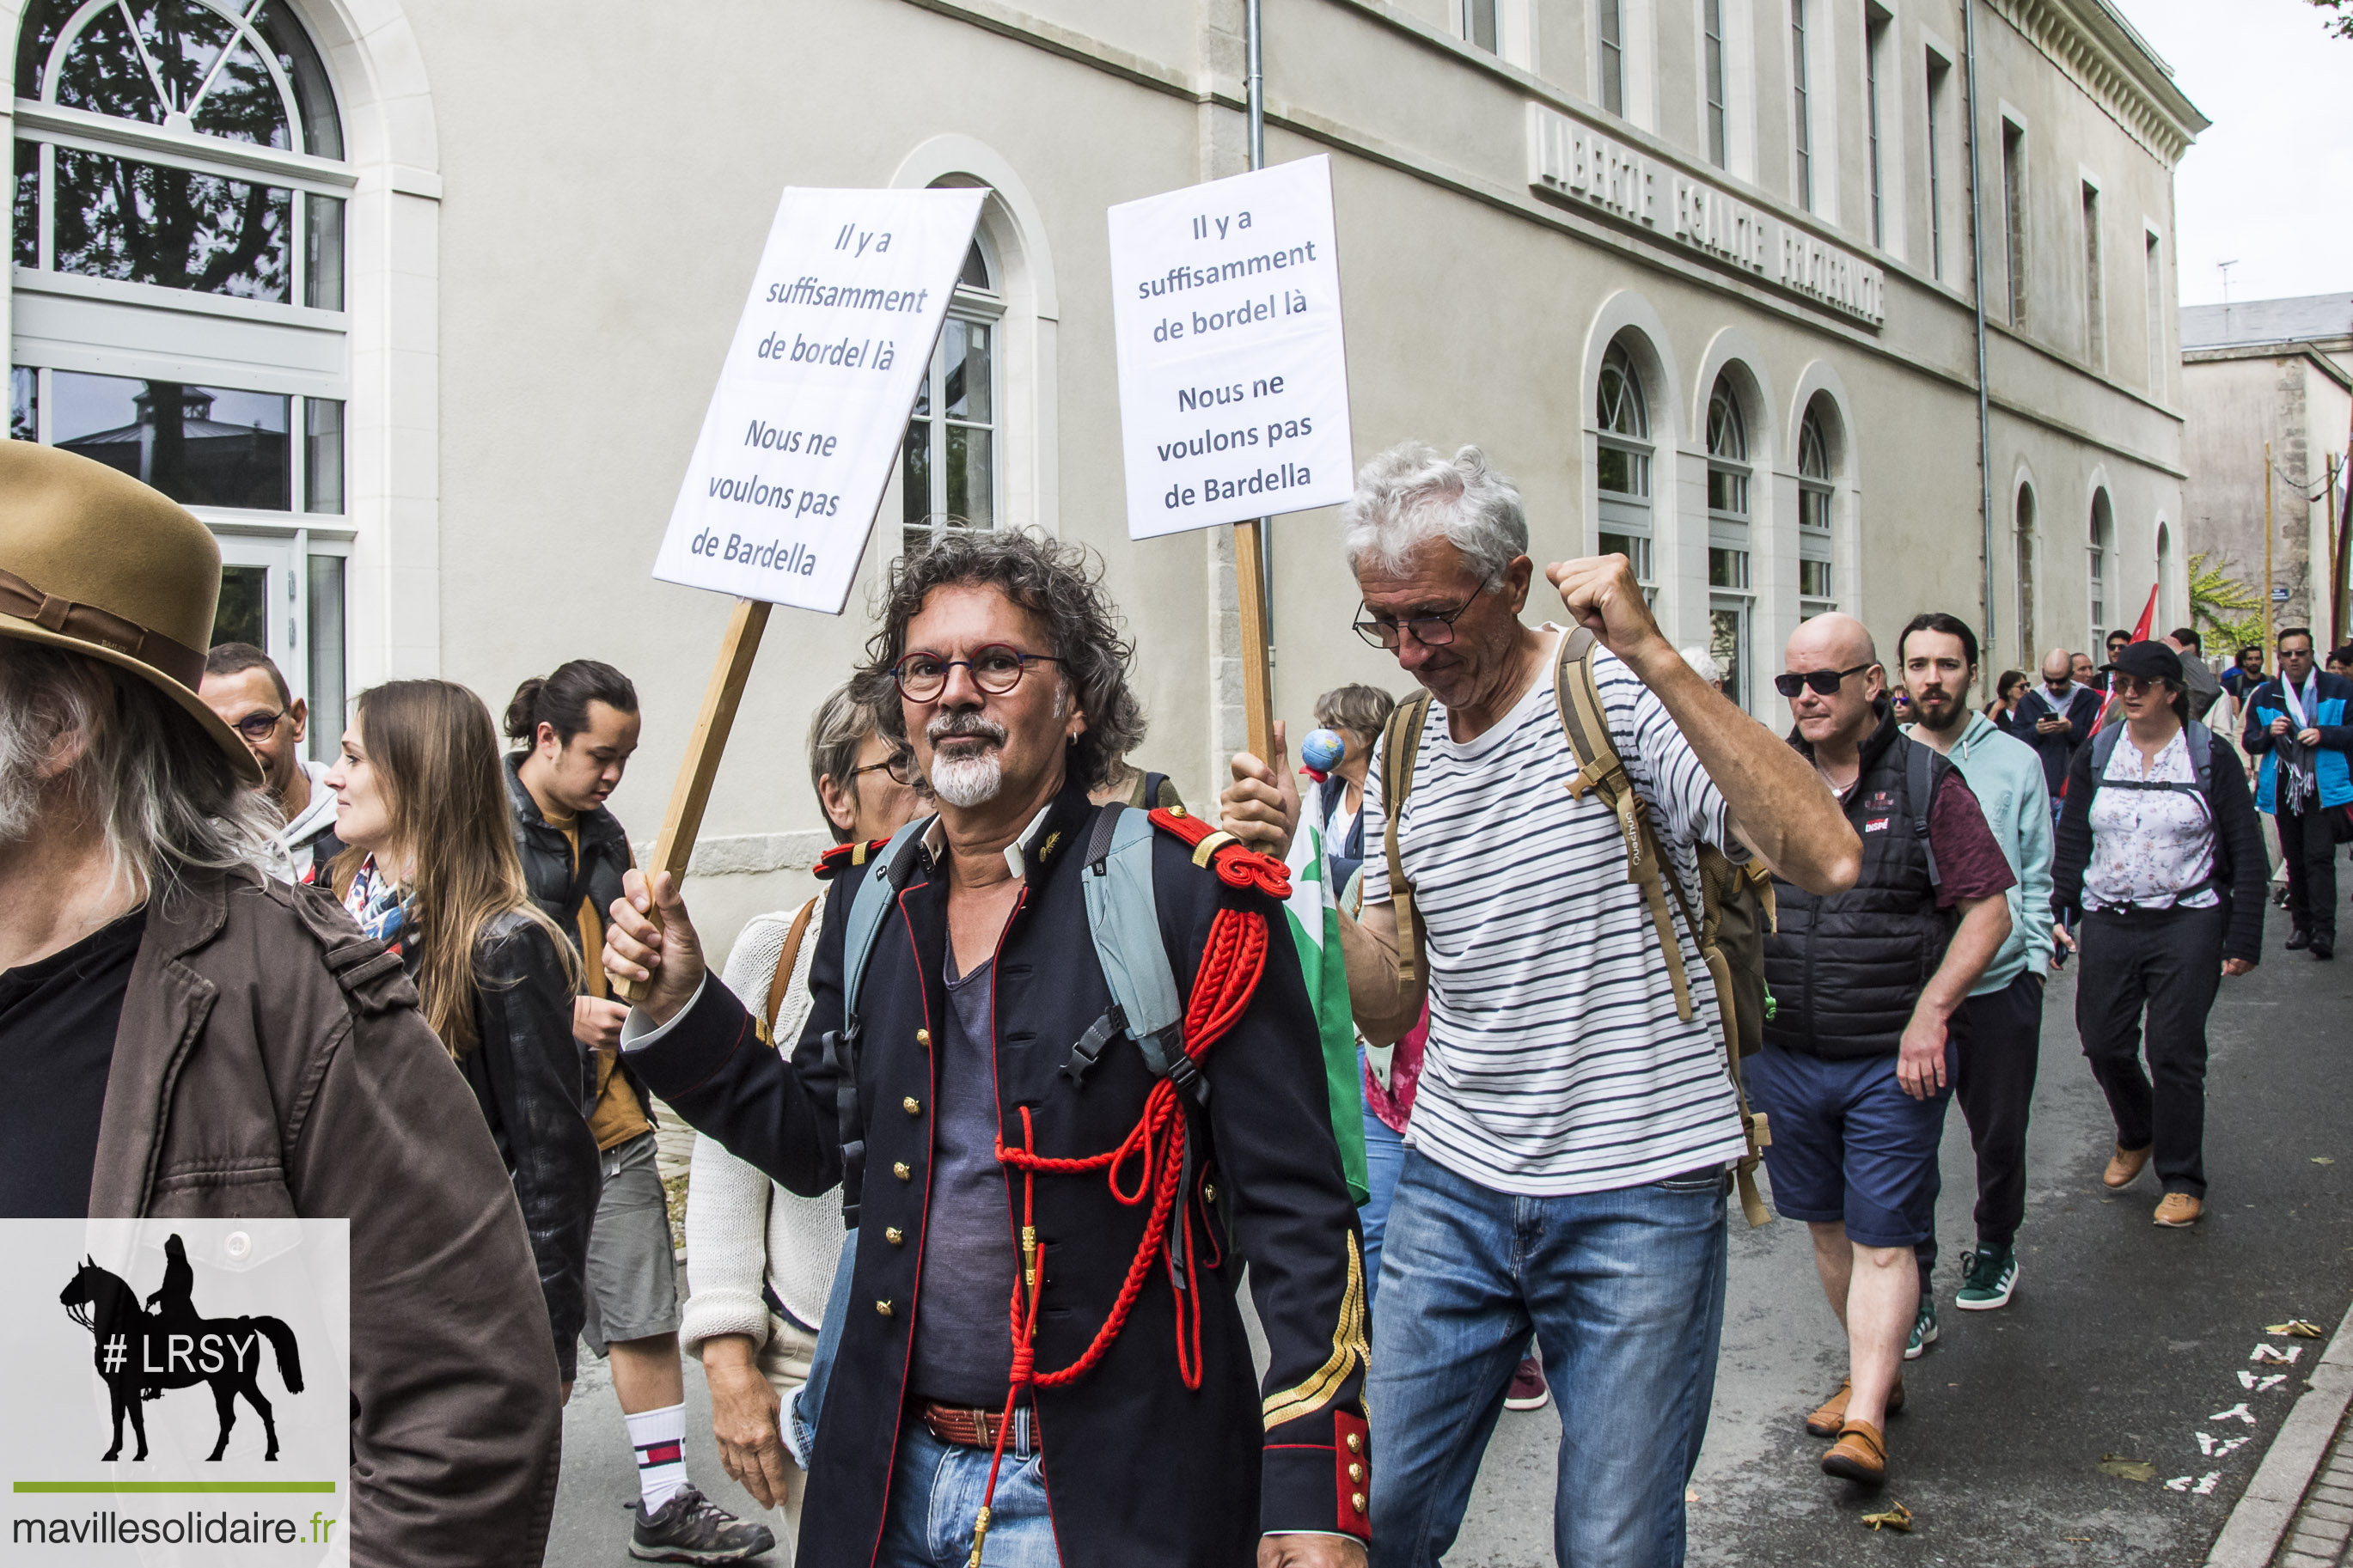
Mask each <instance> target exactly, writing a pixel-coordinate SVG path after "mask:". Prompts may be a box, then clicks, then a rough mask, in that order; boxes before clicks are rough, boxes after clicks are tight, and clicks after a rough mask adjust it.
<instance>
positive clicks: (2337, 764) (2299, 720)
mask: <svg viewBox="0 0 2353 1568" xmlns="http://www.w3.org/2000/svg"><path fill="white" fill-rule="evenodd" d="M2279 667H2280V672H2279V673H2278V674H2277V675H2275V676H2274V677H2272V679H2269V680H2266V681H2264V682H2263V683H2262V684H2261V685H2260V686H2257V687H2255V688H2254V689H2253V690H2252V691H2251V692H2250V693H2249V694H2248V697H2247V727H2246V732H2245V734H2244V735H2243V736H2242V737H2241V741H2242V744H2243V745H2244V746H2245V747H2246V752H2247V755H2249V756H2250V757H2261V758H2262V759H2263V762H2262V763H2261V764H2260V766H2261V768H2262V772H2261V773H2260V774H2258V775H2257V779H2256V784H2255V809H2256V810H2258V811H2264V812H2269V813H2270V814H2271V816H2272V821H2273V822H2274V823H2275V824H2276V825H2277V826H2278V827H2279V842H2280V858H2282V859H2283V860H2284V861H2285V862H2286V863H2287V912H2288V921H2289V925H2290V930H2289V931H2288V939H2287V946H2288V951H2289V952H2298V951H2309V952H2311V954H2312V956H2313V957H2315V958H2319V959H2327V958H2334V957H2335V956H2336V955H2337V829H2338V828H2339V827H2341V826H2344V823H2345V807H2346V805H2348V804H2353V762H2348V754H2353V724H2348V721H2347V710H2348V708H2353V680H2348V679H2345V677H2343V676H2341V675H2330V674H2328V673H2327V672H2326V671H2323V670H2316V669H2315V668H2313V657H2312V633H2311V631H2310V630H2309V629H2308V628H2306V627H2304V626H2288V627H2285V628H2284V629H2283V630H2282V631H2281V632H2280V634H2279Z"/></svg>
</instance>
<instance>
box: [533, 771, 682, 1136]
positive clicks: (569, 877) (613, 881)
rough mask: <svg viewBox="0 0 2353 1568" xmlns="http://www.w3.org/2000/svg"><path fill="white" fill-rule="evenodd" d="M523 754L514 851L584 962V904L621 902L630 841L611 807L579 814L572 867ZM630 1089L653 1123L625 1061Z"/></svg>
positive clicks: (592, 1089) (621, 1064) (592, 1096)
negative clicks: (576, 861)
mask: <svg viewBox="0 0 2353 1568" xmlns="http://www.w3.org/2000/svg"><path fill="white" fill-rule="evenodd" d="M523 755H524V753H522V752H509V753H507V805H508V807H509V808H510V815H511V816H512V817H513V819H514V830H515V848H516V849H517V850H518V851H519V852H520V853H521V854H522V879H523V884H524V887H525V888H526V889H528V890H529V892H530V893H531V901H532V902H533V903H534V904H537V905H538V906H539V907H540V908H541V909H542V910H544V911H546V914H547V918H548V919H549V920H552V921H554V922H555V925H556V929H557V930H559V931H563V932H564V933H565V935H566V936H568V937H570V938H571V939H572V950H573V951H574V952H578V953H581V954H582V956H583V957H584V958H585V957H586V950H585V947H584V945H583V943H582V942H581V933H580V903H581V900H583V899H586V900H589V901H590V902H591V903H592V904H593V905H594V907H595V908H596V910H598V912H599V913H602V912H603V911H604V910H609V909H611V908H612V907H613V903H614V900H617V899H618V898H619V897H620V896H621V873H622V872H624V871H627V870H628V868H629V867H630V865H631V863H632V862H631V860H630V858H629V836H628V834H627V833H625V832H623V831H622V830H621V821H620V818H618V817H617V816H614V815H613V813H612V811H611V809H610V808H609V807H607V806H602V805H600V806H598V807H597V808H596V810H594V811H584V812H582V813H581V814H580V819H579V833H580V865H579V867H578V868H577V869H576V870H575V868H574V866H573V864H572V844H571V841H570V840H568V839H566V838H565V837H564V834H563V832H562V831H561V830H560V829H558V828H556V827H555V826H552V825H551V824H550V823H549V822H548V820H547V818H546V816H544V815H543V814H542V813H541V811H540V809H539V803H538V802H537V801H535V800H533V798H532V795H531V791H530V790H528V789H526V788H524V787H523V782H522V775H521V774H520V773H518V772H517V771H516V770H517V768H518V767H519V765H520V764H521V763H522V759H523ZM615 1070H617V1072H619V1073H620V1075H621V1077H622V1079H624V1080H626V1081H627V1082H628V1086H629V1087H630V1088H631V1089H635V1090H636V1091H637V1095H638V1108H639V1109H640V1110H643V1111H644V1112H645V1113H646V1120H647V1121H653V1120H655V1118H654V1103H653V1096H652V1095H651V1094H649V1093H648V1092H647V1091H646V1086H645V1084H644V1082H643V1081H641V1080H640V1079H638V1074H637V1069H636V1068H632V1067H631V1066H629V1062H628V1058H627V1057H623V1058H621V1059H620V1060H619V1061H618V1062H617V1063H616V1064H615ZM586 1093H587V1099H586V1100H584V1101H582V1104H581V1109H582V1110H584V1111H585V1112H587V1113H588V1114H591V1115H593V1114H595V1112H596V1063H595V1062H594V1060H591V1061H590V1063H589V1064H588V1080H587V1090H586Z"/></svg>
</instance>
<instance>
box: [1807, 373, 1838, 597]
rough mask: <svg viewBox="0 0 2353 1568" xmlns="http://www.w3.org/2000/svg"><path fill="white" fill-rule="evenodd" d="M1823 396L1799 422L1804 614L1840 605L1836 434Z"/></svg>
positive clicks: (1809, 406)
mask: <svg viewBox="0 0 2353 1568" xmlns="http://www.w3.org/2000/svg"><path fill="white" fill-rule="evenodd" d="M1830 417H1835V416H1828V417H1826V416H1825V411H1824V408H1823V405H1822V400H1821V399H1820V398H1819V397H1817V398H1815V399H1814V401H1813V402H1812V403H1811V404H1810V405H1807V408H1806V416H1805V418H1804V419H1802V420H1800V421H1799V424H1798V618H1799V619H1800V620H1804V619H1805V618H1807V617H1808V616H1819V615H1820V614H1822V613H1823V612H1824V611H1826V610H1835V609H1837V608H1838V594H1837V589H1836V588H1835V587H1833V586H1832V580H1831V567H1832V564H1833V563H1834V561H1835V559H1836V556H1835V554H1834V553H1833V550H1832V541H1831V498H1832V496H1833V494H1834V493H1835V492H1834V491H1833V490H1832V489H1831V438H1830V434H1829V429H1828V425H1829V418H1830Z"/></svg>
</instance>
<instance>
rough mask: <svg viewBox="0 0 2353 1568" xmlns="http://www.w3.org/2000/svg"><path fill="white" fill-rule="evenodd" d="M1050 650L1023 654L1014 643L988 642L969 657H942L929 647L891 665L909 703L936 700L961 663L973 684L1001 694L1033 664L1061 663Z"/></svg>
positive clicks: (901, 694)
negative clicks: (949, 675)
mask: <svg viewBox="0 0 2353 1568" xmlns="http://www.w3.org/2000/svg"><path fill="white" fill-rule="evenodd" d="M1061 662H1062V661H1061V660H1060V659H1059V658H1055V657H1054V656H1053V655H1052V654H1050V653H1023V652H1022V651H1021V650H1020V649H1019V648H1018V647H1014V646H1013V645H1012V644H1011V643H1001V642H998V643H988V644H986V645H984V646H982V647H976V648H975V649H973V650H972V657H971V658H941V657H940V656H939V655H938V654H935V653H933V652H932V651H930V650H929V649H928V648H923V649H918V650H917V651H915V652H913V653H911V654H908V655H906V656H905V657H904V658H901V659H900V660H899V662H898V663H896V664H894V665H892V667H891V679H892V680H893V681H895V682H896V683H897V684H898V687H899V695H900V696H902V697H903V698H905V699H906V700H908V701H910V702H931V701H935V700H937V699H938V697H939V695H940V693H941V692H943V691H945V690H946V689H947V686H948V671H950V670H952V669H954V668H956V667H957V666H958V665H962V666H963V667H964V668H965V670H966V671H968V672H969V673H970V674H971V676H972V683H973V684H974V685H975V686H977V687H979V688H980V689H982V690H983V691H986V692H987V693H988V694H989V695H990V696H992V697H1002V696H1004V695H1005V694H1006V693H1007V692H1008V691H1010V690H1012V689H1014V688H1015V687H1017V686H1018V685H1020V684H1021V672H1022V671H1023V670H1025V669H1028V668H1029V667H1030V666H1031V665H1033V664H1060V663H1061Z"/></svg>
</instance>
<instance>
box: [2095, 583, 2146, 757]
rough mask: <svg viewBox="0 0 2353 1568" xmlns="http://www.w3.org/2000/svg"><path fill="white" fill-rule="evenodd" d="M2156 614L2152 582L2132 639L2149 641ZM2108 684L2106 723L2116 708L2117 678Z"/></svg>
mask: <svg viewBox="0 0 2353 1568" xmlns="http://www.w3.org/2000/svg"><path fill="white" fill-rule="evenodd" d="M2156 615H2157V584H2154V583H2152V584H2149V589H2148V603H2147V604H2146V605H2142V606H2141V607H2140V619H2139V620H2138V621H2137V622H2136V623H2135V624H2134V626H2133V634H2132V640H2133V641H2135V642H2147V641H2148V625H2149V622H2150V620H2151V619H2153V618H2154V617H2155V616H2156ZM2108 684H2109V691H2108V700H2106V701H2105V702H2103V703H2101V704H2100V722H2101V723H2103V724H2105V723H2106V722H2107V721H2108V714H2109V713H2110V712H2111V711H2112V710H2114V709H2115V708H2116V690H2115V686H2116V682H2115V680H2114V679H2113V678H2112V679H2110V680H2109V683H2108Z"/></svg>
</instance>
